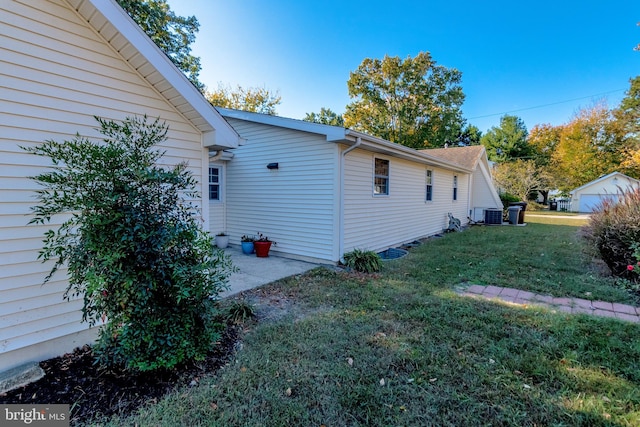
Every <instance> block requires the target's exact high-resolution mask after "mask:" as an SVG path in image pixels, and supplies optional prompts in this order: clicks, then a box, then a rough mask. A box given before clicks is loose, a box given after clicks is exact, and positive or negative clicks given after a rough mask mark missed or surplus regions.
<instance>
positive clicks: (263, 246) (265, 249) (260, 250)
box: [253, 232, 276, 258]
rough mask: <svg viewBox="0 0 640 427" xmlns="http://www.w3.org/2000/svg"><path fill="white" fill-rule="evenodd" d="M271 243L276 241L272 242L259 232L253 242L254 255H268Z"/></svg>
mask: <svg viewBox="0 0 640 427" xmlns="http://www.w3.org/2000/svg"><path fill="white" fill-rule="evenodd" d="M272 244H273V245H275V244H276V242H274V241H273V240H269V238H268V237H267V236H265V235H264V234H262V233H260V232H259V233H258V237H257V238H256V240H255V241H254V242H253V246H254V248H255V250H256V256H258V257H262V258H264V257H268V256H269V250H270V249H271V245H272Z"/></svg>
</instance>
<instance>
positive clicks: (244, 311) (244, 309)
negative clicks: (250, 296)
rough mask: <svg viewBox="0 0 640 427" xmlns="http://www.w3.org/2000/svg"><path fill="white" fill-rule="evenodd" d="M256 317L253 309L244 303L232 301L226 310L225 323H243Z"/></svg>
mask: <svg viewBox="0 0 640 427" xmlns="http://www.w3.org/2000/svg"><path fill="white" fill-rule="evenodd" d="M255 315H256V313H255V308H254V307H253V306H252V305H251V304H249V303H248V302H246V301H244V300H243V301H234V302H232V303H231V305H230V306H229V307H228V308H227V316H226V317H227V321H228V322H232V323H238V324H239V323H244V322H246V321H247V320H249V319H252V318H254V317H255Z"/></svg>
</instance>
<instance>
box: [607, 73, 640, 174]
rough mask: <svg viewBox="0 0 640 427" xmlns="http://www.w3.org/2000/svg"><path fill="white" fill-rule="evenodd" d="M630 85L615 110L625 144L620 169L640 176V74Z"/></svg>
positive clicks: (618, 129) (618, 127)
mask: <svg viewBox="0 0 640 427" xmlns="http://www.w3.org/2000/svg"><path fill="white" fill-rule="evenodd" d="M629 83H630V87H629V89H628V90H627V92H626V93H625V95H626V96H625V97H624V98H623V99H622V101H620V105H619V106H618V108H616V109H614V110H613V117H614V120H615V121H616V124H617V126H616V130H617V132H618V135H619V138H620V139H621V140H622V144H623V145H624V149H623V150H624V151H623V160H622V164H621V167H620V169H621V170H622V171H624V173H626V174H628V175H630V176H633V177H640V76H636V77H634V78H633V79H631V80H629Z"/></svg>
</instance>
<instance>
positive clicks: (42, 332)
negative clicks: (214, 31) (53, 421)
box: [0, 0, 240, 371]
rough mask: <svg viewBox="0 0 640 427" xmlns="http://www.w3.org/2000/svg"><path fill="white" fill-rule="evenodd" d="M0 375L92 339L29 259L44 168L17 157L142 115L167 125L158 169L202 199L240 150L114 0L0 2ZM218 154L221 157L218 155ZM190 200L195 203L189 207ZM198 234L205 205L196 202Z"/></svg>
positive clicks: (38, 243) (60, 280)
mask: <svg viewBox="0 0 640 427" xmlns="http://www.w3.org/2000/svg"><path fill="white" fill-rule="evenodd" d="M0 49H1V51H0V52H1V55H0V371H3V370H5V369H10V368H12V367H14V366H17V365H19V364H22V363H25V362H28V361H38V360H43V359H46V358H48V357H52V356H56V355H59V354H62V353H64V352H66V351H70V350H72V349H73V348H74V347H75V346H78V345H83V344H85V343H87V342H90V341H92V340H93V338H94V331H93V330H90V329H89V328H88V325H87V324H86V323H84V324H83V323H81V322H80V319H81V312H80V309H81V307H82V300H81V299H74V300H73V301H71V302H67V301H65V300H64V298H63V292H64V290H65V288H66V286H67V281H66V280H65V274H64V271H60V272H58V273H57V274H56V275H55V276H54V277H53V279H52V281H51V282H49V283H47V284H46V285H44V286H43V285H42V283H43V280H44V278H45V276H46V275H47V273H48V272H49V270H50V268H51V264H43V263H41V262H40V261H38V260H37V258H38V251H39V250H40V249H41V247H42V239H43V235H44V232H45V231H46V230H48V229H49V228H56V227H57V225H58V224H59V222H58V223H53V224H52V225H50V226H47V225H44V226H43V225H27V223H28V222H29V220H30V219H31V216H30V207H31V206H32V205H33V204H34V203H35V202H36V199H35V197H34V196H35V190H36V189H37V188H38V187H37V185H36V183H35V182H34V181H33V180H31V179H29V178H28V177H30V176H35V175H37V174H39V173H41V172H44V171H45V170H46V167H47V165H48V162H47V159H44V158H40V157H38V156H34V155H33V154H27V153H26V152H24V151H23V150H22V149H21V148H20V146H33V145H35V144H39V143H41V142H42V141H44V140H47V139H54V140H58V141H62V140H65V139H72V138H73V137H74V136H75V135H76V133H79V134H80V135H83V136H86V137H89V138H99V137H100V134H99V133H98V132H97V131H96V130H95V128H96V127H97V126H98V123H97V122H96V120H95V119H94V115H96V116H100V117H104V118H107V119H115V120H121V119H124V118H125V117H127V116H133V115H138V116H141V115H144V114H147V115H148V116H149V117H152V118H155V117H159V118H160V119H162V120H164V121H166V123H167V124H168V126H169V134H168V137H169V138H168V141H167V142H166V144H165V145H164V146H163V147H162V148H163V149H164V150H166V157H165V158H164V162H165V163H177V162H180V161H187V162H188V163H189V166H190V170H191V171H192V172H193V174H194V176H195V177H196V178H197V179H198V180H200V182H201V183H202V189H203V194H207V193H206V192H207V191H208V183H207V178H208V159H207V157H208V156H207V154H208V153H209V151H210V150H212V151H215V150H223V149H226V148H234V147H237V146H238V144H239V142H240V139H239V136H238V134H237V133H236V132H235V131H234V130H233V129H232V128H231V126H230V125H229V124H228V123H227V122H226V121H225V120H224V119H223V118H222V117H221V116H220V115H219V114H218V112H217V111H216V110H215V109H214V108H212V107H211V105H210V104H209V103H208V102H207V101H206V100H205V99H204V97H203V96H202V95H201V94H200V92H198V90H197V89H196V88H195V87H194V86H193V85H192V84H191V83H190V82H189V81H188V80H187V79H186V78H185V77H184V75H183V74H182V73H181V72H180V71H179V70H178V69H177V68H176V67H175V66H174V65H173V63H172V62H171V61H170V60H169V58H168V57H167V56H166V55H165V54H164V53H163V52H162V51H160V50H159V49H158V48H157V47H156V46H155V44H154V43H153V42H152V41H151V40H150V39H149V38H148V37H147V36H146V35H145V34H144V33H143V32H142V30H141V29H140V28H139V27H138V26H137V25H136V24H135V23H134V22H133V21H132V20H131V19H130V18H129V16H128V15H127V14H126V13H125V12H124V11H123V10H122V9H121V8H120V7H119V6H118V4H117V3H116V2H115V1H114V0H51V1H46V0H24V1H14V0H4V1H2V5H1V6H0ZM220 152H222V151H220ZM197 202H198V201H196V203H197ZM201 207H202V211H203V215H204V221H205V225H206V226H207V227H208V220H209V212H208V209H209V203H201Z"/></svg>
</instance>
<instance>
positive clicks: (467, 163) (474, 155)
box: [420, 145, 485, 169]
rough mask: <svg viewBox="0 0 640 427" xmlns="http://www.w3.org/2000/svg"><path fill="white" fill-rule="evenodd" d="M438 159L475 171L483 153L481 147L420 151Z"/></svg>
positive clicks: (483, 149)
mask: <svg viewBox="0 0 640 427" xmlns="http://www.w3.org/2000/svg"><path fill="white" fill-rule="evenodd" d="M420 151H421V152H423V153H428V154H431V155H432V156H435V157H438V158H440V159H444V160H447V161H449V162H452V163H457V164H459V165H461V166H464V167H465V168H467V169H475V168H476V166H477V165H478V162H479V161H480V159H481V158H482V154H483V153H484V152H485V148H484V146H483V145H470V146H466V147H448V148H429V149H426V150H420Z"/></svg>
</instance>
